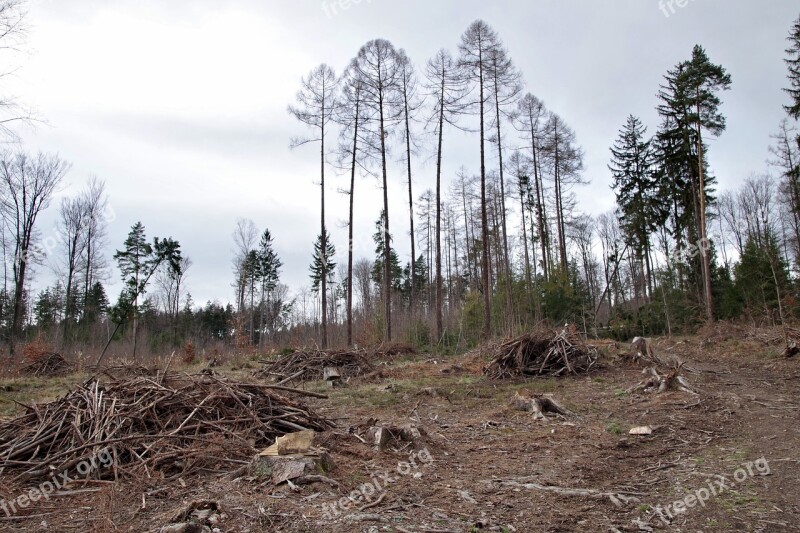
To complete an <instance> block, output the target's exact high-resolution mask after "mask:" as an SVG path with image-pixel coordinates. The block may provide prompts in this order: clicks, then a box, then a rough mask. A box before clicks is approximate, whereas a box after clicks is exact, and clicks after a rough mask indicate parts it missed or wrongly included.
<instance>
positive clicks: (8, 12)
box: [0, 0, 35, 141]
mask: <svg viewBox="0 0 800 533" xmlns="http://www.w3.org/2000/svg"><path fill="white" fill-rule="evenodd" d="M23 6H24V0H0V52H2V53H6V54H8V53H16V52H19V51H20V47H21V46H22V45H23V43H24V42H25V39H26V38H27V35H28V31H27V27H26V24H25V16H26V13H25V10H24V8H23ZM4 62H5V64H6V65H8V64H9V63H10V61H9V60H8V59H6V60H5V61H4ZM13 73H14V70H13V69H10V70H5V71H2V72H0V79H3V78H7V77H9V76H11V75H12V74H13ZM34 120H35V118H34V116H33V113H32V112H31V111H30V110H29V109H27V108H25V107H24V106H23V105H21V104H20V103H19V102H17V100H16V98H15V97H14V96H11V95H4V96H0V138H4V139H5V140H10V141H19V135H17V133H16V132H15V131H14V129H13V127H14V126H15V125H17V124H19V123H26V122H32V121H34Z"/></svg>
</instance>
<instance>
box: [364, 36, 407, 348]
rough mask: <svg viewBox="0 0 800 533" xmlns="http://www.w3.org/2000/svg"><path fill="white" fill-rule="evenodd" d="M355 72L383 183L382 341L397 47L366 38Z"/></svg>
mask: <svg viewBox="0 0 800 533" xmlns="http://www.w3.org/2000/svg"><path fill="white" fill-rule="evenodd" d="M353 70H354V73H355V75H357V76H358V78H359V79H360V80H361V81H362V90H363V95H364V100H363V103H364V107H365V110H367V113H368V116H369V120H368V121H367V124H365V127H368V128H371V129H372V130H373V132H374V133H375V134H376V135H377V138H378V146H377V147H376V149H377V156H378V159H379V161H380V174H381V179H382V183H383V212H384V215H385V216H384V217H383V240H384V265H383V267H384V273H383V274H384V277H383V298H384V302H383V304H384V314H385V320H386V325H385V329H384V340H386V341H389V340H391V339H392V267H391V264H392V260H391V237H390V235H389V178H388V171H387V155H388V146H387V143H386V141H387V138H388V136H389V133H390V132H391V130H392V129H393V127H394V126H395V125H396V124H397V123H398V122H399V121H400V120H401V118H402V109H403V97H402V77H403V70H404V69H403V65H402V63H401V61H400V59H399V55H398V53H397V50H395V48H394V46H393V45H392V43H390V42H389V41H387V40H385V39H376V40H373V41H369V42H368V43H367V44H365V45H364V46H362V47H361V49H360V50H359V52H358V56H357V57H356V59H355V60H354V62H353Z"/></svg>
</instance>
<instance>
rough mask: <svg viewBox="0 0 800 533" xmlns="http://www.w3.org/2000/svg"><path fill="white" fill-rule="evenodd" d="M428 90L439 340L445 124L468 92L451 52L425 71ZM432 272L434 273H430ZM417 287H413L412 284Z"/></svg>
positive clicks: (452, 118)
mask: <svg viewBox="0 0 800 533" xmlns="http://www.w3.org/2000/svg"><path fill="white" fill-rule="evenodd" d="M425 78H426V80H427V81H426V83H425V89H426V91H427V93H428V98H429V100H430V101H431V102H432V112H431V115H430V117H429V119H428V126H429V127H433V132H434V134H435V135H436V137H437V148H436V229H435V233H436V237H435V241H436V273H435V276H434V277H435V283H436V289H435V294H436V340H437V342H438V341H440V340H441V339H442V335H443V334H444V329H443V323H442V322H443V319H442V313H443V311H442V309H443V306H444V304H443V296H442V239H441V234H442V147H443V139H444V127H445V124H449V125H453V126H455V125H456V121H457V120H458V117H459V115H461V114H462V113H463V111H464V105H465V97H466V91H465V86H464V83H463V82H462V79H461V76H460V72H459V70H458V64H457V63H456V61H455V60H454V59H453V57H452V56H451V55H450V53H449V52H448V51H447V50H444V49H442V50H439V51H438V52H437V53H436V55H435V56H434V57H433V58H432V59H430V60H429V61H428V64H427V66H426V69H425ZM429 271H430V270H429ZM412 285H413V284H412Z"/></svg>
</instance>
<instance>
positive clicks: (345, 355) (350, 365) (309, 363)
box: [255, 350, 373, 383]
mask: <svg viewBox="0 0 800 533" xmlns="http://www.w3.org/2000/svg"><path fill="white" fill-rule="evenodd" d="M261 364H263V365H265V366H264V367H263V368H261V369H259V370H257V371H256V373H255V375H256V376H258V377H261V378H272V379H278V380H280V382H281V383H288V382H290V381H317V380H321V379H323V374H324V370H325V368H329V367H331V368H336V369H338V370H339V375H340V376H341V377H342V378H343V379H347V378H351V377H355V376H360V375H361V374H366V373H368V372H371V371H372V370H373V366H372V364H371V363H370V362H369V360H368V359H367V356H366V353H365V352H363V351H361V350H356V351H345V350H343V351H336V350H326V351H322V350H313V351H307V350H296V351H294V352H292V353H289V354H286V355H282V356H280V357H279V358H278V359H276V360H275V361H261Z"/></svg>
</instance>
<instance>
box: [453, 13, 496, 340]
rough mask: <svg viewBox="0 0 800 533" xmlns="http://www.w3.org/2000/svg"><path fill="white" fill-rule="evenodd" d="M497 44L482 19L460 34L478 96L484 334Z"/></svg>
mask: <svg viewBox="0 0 800 533" xmlns="http://www.w3.org/2000/svg"><path fill="white" fill-rule="evenodd" d="M499 47H500V38H499V37H498V36H497V33H496V32H495V31H494V30H493V29H492V28H491V27H490V26H489V25H488V24H486V22H484V21H482V20H477V21H475V22H473V23H472V24H471V25H470V26H469V28H467V30H466V31H465V32H464V34H463V35H462V36H461V42H460V43H459V45H458V49H459V52H460V56H459V65H460V67H461V72H462V75H463V76H464V80H465V81H466V82H467V83H469V85H470V86H471V87H472V88H475V89H477V99H473V101H472V102H471V103H472V104H473V108H474V109H476V110H477V114H478V122H479V124H480V165H481V166H480V168H481V170H480V179H481V241H482V250H481V268H482V271H483V272H482V278H483V283H482V285H483V287H482V289H483V337H484V338H485V339H488V338H489V337H491V335H492V275H491V272H490V271H489V218H488V210H487V203H486V120H485V119H486V112H485V108H486V104H487V103H488V101H489V100H488V97H489V95H490V94H491V92H490V90H489V86H488V85H487V84H488V83H489V81H490V76H491V65H492V55H493V52H494V51H495V50H497V49H498V48H499Z"/></svg>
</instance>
